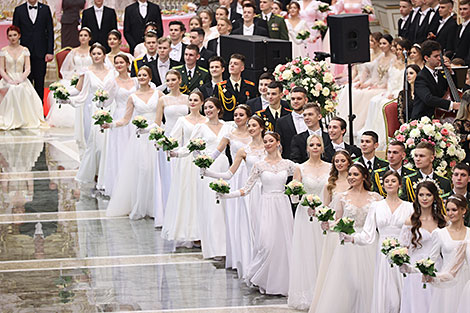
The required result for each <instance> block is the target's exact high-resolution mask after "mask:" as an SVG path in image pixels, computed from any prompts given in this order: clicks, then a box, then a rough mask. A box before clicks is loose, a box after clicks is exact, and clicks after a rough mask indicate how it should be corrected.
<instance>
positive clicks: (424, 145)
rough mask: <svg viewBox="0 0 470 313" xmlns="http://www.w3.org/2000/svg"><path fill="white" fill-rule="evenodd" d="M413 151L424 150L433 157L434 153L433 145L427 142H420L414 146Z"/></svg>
mask: <svg viewBox="0 0 470 313" xmlns="http://www.w3.org/2000/svg"><path fill="white" fill-rule="evenodd" d="M415 149H426V150H429V151H431V152H432V154H433V155H434V154H435V153H436V148H434V146H433V144H432V143H430V142H427V141H421V142H420V143H418V144H417V145H416V148H415Z"/></svg>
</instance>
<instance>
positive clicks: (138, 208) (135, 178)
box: [106, 90, 162, 219]
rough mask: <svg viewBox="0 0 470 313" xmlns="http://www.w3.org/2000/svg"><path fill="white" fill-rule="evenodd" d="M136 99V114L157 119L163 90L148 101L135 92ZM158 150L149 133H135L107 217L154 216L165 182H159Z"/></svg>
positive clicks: (134, 97) (132, 217)
mask: <svg viewBox="0 0 470 313" xmlns="http://www.w3.org/2000/svg"><path fill="white" fill-rule="evenodd" d="M131 97H132V100H133V102H134V115H135V116H137V115H141V116H143V117H145V118H146V119H147V120H149V121H153V120H155V116H156V112H157V103H158V98H159V91H157V90H154V91H153V95H152V96H151V97H150V99H149V100H148V101H147V102H144V101H143V100H142V99H140V98H139V97H138V96H137V95H136V94H135V93H134V94H132V95H131ZM156 154H157V151H156V150H155V147H154V144H153V142H151V141H150V140H148V136H145V135H141V136H140V138H137V136H136V135H131V136H130V138H129V143H128V146H127V150H126V155H125V157H124V160H123V162H122V167H121V168H120V169H119V172H118V175H117V178H116V183H115V185H114V189H113V194H112V196H111V200H110V201H109V205H108V208H107V210H106V216H123V215H127V214H129V218H130V219H140V218H144V217H146V216H150V217H154V210H153V205H152V204H153V203H155V198H154V197H159V198H161V197H162V188H161V184H160V183H158V182H156V181H155V175H158V173H155V172H158V163H157V162H155V160H157V158H156Z"/></svg>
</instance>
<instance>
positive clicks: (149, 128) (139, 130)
mask: <svg viewBox="0 0 470 313" xmlns="http://www.w3.org/2000/svg"><path fill="white" fill-rule="evenodd" d="M155 126H157V123H152V124H150V125H149V126H147V127H145V128H137V130H136V131H135V133H136V134H137V135H142V134H147V133H148V132H150V130H151V129H152V128H154V127H155Z"/></svg>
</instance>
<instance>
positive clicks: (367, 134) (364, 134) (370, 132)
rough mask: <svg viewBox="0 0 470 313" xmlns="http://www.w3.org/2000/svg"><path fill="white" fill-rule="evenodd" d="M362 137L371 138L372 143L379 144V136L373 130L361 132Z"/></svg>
mask: <svg viewBox="0 0 470 313" xmlns="http://www.w3.org/2000/svg"><path fill="white" fill-rule="evenodd" d="M362 136H370V137H372V140H373V141H374V143H377V142H379V135H377V133H376V132H375V131H373V130H368V131H365V132H363V133H362Z"/></svg>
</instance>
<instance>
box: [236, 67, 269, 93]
mask: <svg viewBox="0 0 470 313" xmlns="http://www.w3.org/2000/svg"><path fill="white" fill-rule="evenodd" d="M264 72H265V71H264V70H252V69H249V68H246V69H245V70H244V71H243V74H242V76H243V78H244V79H248V80H250V81H252V82H254V83H256V84H258V80H259V77H260V76H261V74H263V73H264ZM256 93H258V90H256Z"/></svg>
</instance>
